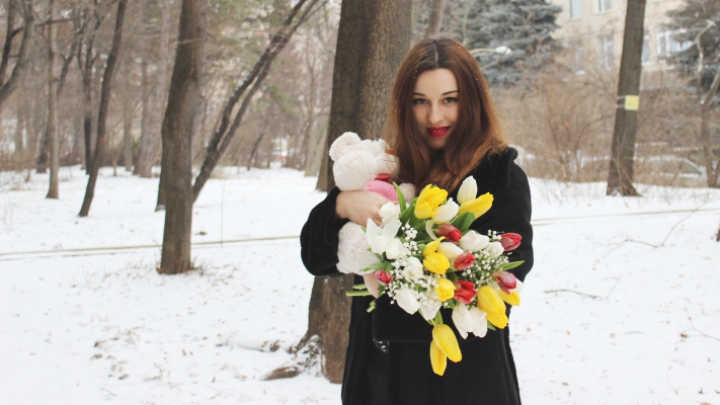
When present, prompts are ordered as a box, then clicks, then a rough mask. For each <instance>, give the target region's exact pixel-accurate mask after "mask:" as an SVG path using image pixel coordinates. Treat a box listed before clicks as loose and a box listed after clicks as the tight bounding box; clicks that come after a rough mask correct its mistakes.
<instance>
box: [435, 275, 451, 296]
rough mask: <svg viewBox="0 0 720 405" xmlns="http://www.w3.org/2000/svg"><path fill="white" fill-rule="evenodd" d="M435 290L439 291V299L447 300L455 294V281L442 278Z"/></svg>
mask: <svg viewBox="0 0 720 405" xmlns="http://www.w3.org/2000/svg"><path fill="white" fill-rule="evenodd" d="M446 270H447V269H446ZM435 292H436V293H437V296H438V299H439V300H440V301H442V302H445V301H447V300H449V299H450V298H452V297H454V296H455V283H453V282H452V281H450V280H448V279H446V278H441V279H440V280H438V286H437V290H435Z"/></svg>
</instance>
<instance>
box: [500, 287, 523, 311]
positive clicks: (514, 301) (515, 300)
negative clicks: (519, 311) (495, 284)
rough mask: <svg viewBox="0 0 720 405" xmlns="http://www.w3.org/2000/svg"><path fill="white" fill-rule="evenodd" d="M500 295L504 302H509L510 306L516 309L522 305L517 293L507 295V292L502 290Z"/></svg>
mask: <svg viewBox="0 0 720 405" xmlns="http://www.w3.org/2000/svg"><path fill="white" fill-rule="evenodd" d="M498 294H500V298H502V300H503V301H505V302H507V303H508V304H510V305H512V306H515V307H516V306H518V305H520V294H518V292H517V291H513V292H511V293H510V294H505V292H504V291H502V290H501V291H498Z"/></svg>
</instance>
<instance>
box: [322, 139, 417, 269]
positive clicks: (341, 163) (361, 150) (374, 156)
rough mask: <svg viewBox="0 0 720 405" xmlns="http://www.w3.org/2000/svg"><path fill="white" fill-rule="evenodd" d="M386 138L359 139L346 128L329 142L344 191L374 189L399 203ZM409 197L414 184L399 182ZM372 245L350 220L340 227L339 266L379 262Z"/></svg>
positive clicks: (393, 159) (359, 266) (394, 167)
mask: <svg viewBox="0 0 720 405" xmlns="http://www.w3.org/2000/svg"><path fill="white" fill-rule="evenodd" d="M386 150H387V143H386V142H385V141H384V140H377V141H371V140H360V137H359V136H358V135H357V134H356V133H354V132H345V133H344V134H342V135H341V136H340V137H338V138H337V139H336V140H335V141H334V142H333V143H332V145H331V146H330V151H329V152H330V158H331V159H332V160H333V162H334V163H333V175H334V176H335V185H336V186H337V187H338V188H339V189H340V190H342V191H351V190H367V191H374V192H376V193H378V194H380V195H382V196H384V197H385V198H387V199H388V200H390V201H392V202H394V203H395V204H397V203H398V196H397V192H396V191H395V187H394V186H393V184H392V181H393V180H394V179H396V178H397V169H398V163H397V158H396V157H395V156H393V155H391V154H388V153H387V152H386ZM398 187H399V188H400V190H401V191H402V193H403V196H404V197H405V199H406V201H408V202H409V201H410V200H411V199H413V198H414V197H415V187H413V185H412V184H409V183H403V184H400V185H399V186H398ZM369 247H370V245H369V244H368V242H367V240H366V238H365V232H363V230H362V227H361V226H360V225H358V224H356V223H353V222H348V223H347V224H345V225H344V226H343V227H342V228H341V229H340V234H339V244H338V259H339V262H338V264H337V268H338V270H340V271H341V272H343V273H356V274H360V270H361V269H363V268H365V267H367V266H369V265H371V264H374V263H377V262H378V258H377V256H375V254H374V253H372V252H371V251H369V250H368V248H369Z"/></svg>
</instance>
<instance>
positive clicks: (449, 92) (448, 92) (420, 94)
mask: <svg viewBox="0 0 720 405" xmlns="http://www.w3.org/2000/svg"><path fill="white" fill-rule="evenodd" d="M452 93H459V91H457V90H450V91H446V92H445V93H443V94H441V96H446V95H448V94H452ZM413 96H425V95H424V94H422V93H413Z"/></svg>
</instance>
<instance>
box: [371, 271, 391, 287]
mask: <svg viewBox="0 0 720 405" xmlns="http://www.w3.org/2000/svg"><path fill="white" fill-rule="evenodd" d="M375 277H377V279H378V282H380V284H382V285H384V286H387V285H388V284H390V283H391V282H392V275H390V273H389V272H387V271H385V270H378V271H376V272H375Z"/></svg>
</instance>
